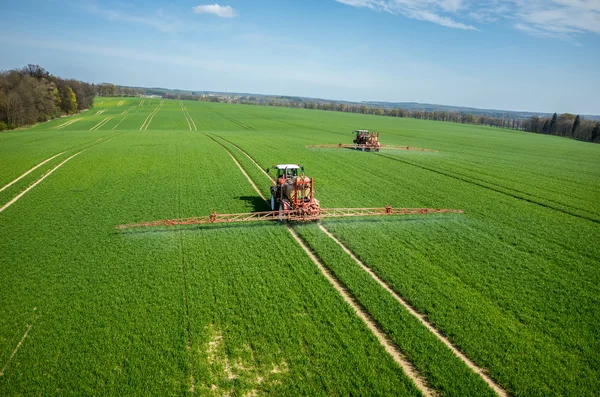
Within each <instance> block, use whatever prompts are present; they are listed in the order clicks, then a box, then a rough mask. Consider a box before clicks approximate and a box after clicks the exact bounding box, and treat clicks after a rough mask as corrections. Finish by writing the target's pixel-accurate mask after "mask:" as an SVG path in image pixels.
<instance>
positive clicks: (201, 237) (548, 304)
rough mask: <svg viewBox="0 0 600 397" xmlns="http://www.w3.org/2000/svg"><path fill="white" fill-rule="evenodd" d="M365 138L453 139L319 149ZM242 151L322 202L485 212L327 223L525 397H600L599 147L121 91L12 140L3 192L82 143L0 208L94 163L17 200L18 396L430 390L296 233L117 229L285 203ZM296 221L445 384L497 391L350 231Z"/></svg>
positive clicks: (14, 134) (7, 275)
mask: <svg viewBox="0 0 600 397" xmlns="http://www.w3.org/2000/svg"><path fill="white" fill-rule="evenodd" d="M161 102H162V105H161ZM182 106H183V107H182ZM184 108H185V111H184ZM189 117H191V120H192V121H193V122H194V123H193V124H194V125H195V126H196V128H197V131H196V130H195V128H194V127H191V125H192V123H189ZM142 127H143V128H142ZM190 127H191V128H190ZM357 128H366V129H370V130H379V131H380V132H381V141H382V143H383V144H389V145H403V146H405V145H408V146H414V147H423V148H429V149H436V150H438V152H406V151H381V152H380V153H362V152H358V151H353V150H347V149H337V148H335V149H316V148H306V146H307V145H317V144H337V143H351V141H352V134H351V131H352V130H354V129H357ZM238 147H239V149H238ZM240 149H241V150H243V151H245V152H247V153H248V154H249V155H250V156H252V158H254V159H255V160H256V162H257V163H258V164H259V165H260V167H261V168H263V169H265V168H268V167H270V166H271V165H273V164H274V163H298V164H300V165H303V166H304V167H305V170H306V173H307V175H309V176H312V177H314V178H315V183H316V196H317V198H318V199H319V200H320V202H321V205H322V206H323V207H328V208H334V207H382V206H385V205H387V204H391V205H392V206H394V207H435V208H457V209H463V210H465V213H464V214H462V215H443V216H425V217H407V218H400V217H394V218H392V217H389V218H365V219H354V218H348V219H338V220H323V221H322V223H323V225H324V226H326V227H327V229H328V230H329V231H331V232H332V233H334V234H335V235H336V236H337V237H338V238H339V239H340V240H341V241H342V242H343V243H344V244H345V245H346V246H348V247H349V248H350V249H351V250H352V251H353V252H354V253H355V254H356V255H357V256H358V257H359V258H360V259H361V260H362V261H363V262H364V263H365V264H366V265H367V266H368V267H370V268H371V269H372V270H373V271H374V272H375V273H377V275H378V276H379V277H380V278H381V279H383V280H384V281H385V282H386V283H387V284H388V285H389V286H390V287H391V288H393V289H394V290H395V291H396V292H397V293H398V294H399V295H401V296H402V297H403V298H404V299H405V300H407V301H408V302H409V303H410V304H411V305H412V306H413V307H414V308H415V309H416V310H417V311H419V312H420V313H422V314H424V315H425V316H426V317H427V319H428V321H429V322H430V323H431V324H433V325H434V326H435V327H436V328H437V329H438V330H440V332H442V333H443V334H444V335H446V336H447V337H448V338H449V339H450V340H451V341H452V343H453V344H454V345H455V346H457V347H458V348H459V349H460V350H461V351H462V352H464V353H465V354H466V355H467V356H468V357H469V358H470V359H471V360H473V361H474V362H475V363H476V364H477V365H479V366H480V367H483V368H485V369H486V371H487V372H488V373H489V374H490V375H491V377H492V378H493V379H494V380H495V381H496V382H498V383H499V385H500V386H501V387H502V388H504V389H505V390H507V391H508V392H509V393H510V394H511V395H519V396H533V395H594V394H596V393H597V390H598V389H600V376H599V375H598V374H599V373H600V372H599V371H598V368H600V353H599V352H600V344H599V342H598V338H597V335H598V334H600V321H599V320H598V319H599V318H600V298H599V296H600V287H599V286H600V268H599V267H598V262H599V260H600V247H599V246H598V245H597V244H595V239H597V236H598V235H599V234H600V226H599V225H598V223H599V222H600V206H599V205H598V197H600V168H599V167H598V159H600V146H597V145H593V144H589V143H583V142H577V141H572V140H567V139H561V138H558V137H552V136H543V135H534V134H527V133H520V132H518V131H505V130H500V129H495V128H482V127H477V126H469V125H456V124H450V123H439V122H430V121H421V120H411V119H394V118H382V117H376V116H368V115H358V114H344V113H336V112H322V111H310V110H300V109H283V108H270V107H255V106H246V105H227V104H213V103H203V102H190V101H182V102H181V103H180V101H171V100H164V101H163V100H161V99H158V98H152V99H151V98H101V99H100V100H99V101H97V105H96V107H94V108H93V109H90V110H88V111H86V112H84V113H82V114H79V115H75V116H71V117H65V118H61V119H59V120H53V121H50V122H47V123H43V124H39V125H36V126H34V127H31V128H28V129H24V130H19V131H10V132H5V133H1V134H0V189H1V188H2V187H4V186H5V185H7V184H9V183H11V181H13V180H15V178H17V177H19V176H20V175H22V174H24V173H25V172H27V171H28V170H30V169H31V168H32V167H34V166H36V165H37V164H40V163H41V162H43V161H44V160H46V159H48V158H51V157H52V156H55V155H57V154H59V153H62V154H61V155H59V156H57V157H55V158H54V159H52V160H50V161H48V162H47V163H44V164H43V165H40V166H39V167H38V168H36V169H35V170H33V171H31V172H30V173H29V174H27V175H26V176H24V177H23V178H21V179H20V180H18V181H16V182H15V183H13V184H12V185H11V186H9V187H7V188H6V189H4V190H2V191H0V207H1V206H3V205H4V204H5V203H7V202H8V201H9V200H11V199H13V197H15V196H16V195H18V194H19V193H21V192H22V191H24V190H25V189H26V188H27V187H29V186H31V185H32V184H33V183H35V182H36V181H38V180H39V179H40V178H41V177H42V176H43V175H45V174H46V173H47V172H48V171H49V170H51V169H52V168H54V167H56V166H57V165H59V164H60V163H61V162H62V161H64V160H65V159H67V158H68V157H69V156H72V155H73V154H75V153H79V152H81V153H80V154H79V155H77V156H76V157H74V158H73V159H72V160H70V161H69V162H67V163H65V164H64V165H63V166H61V167H60V168H59V169H57V170H56V171H55V172H54V173H53V174H52V175H50V176H49V177H47V178H46V179H44V180H43V182H41V183H39V184H38V185H37V186H36V187H35V188H33V189H31V190H30V191H29V192H27V193H26V194H25V195H23V196H22V197H21V198H20V199H19V200H18V201H16V202H15V203H14V204H12V205H11V206H10V207H8V208H7V209H6V210H4V211H3V212H0V234H1V235H2V237H1V238H0V271H1V272H2V277H1V278H0V302H1V304H0V319H2V320H1V321H0V371H2V370H3V368H5V370H4V373H3V374H2V375H1V376H0V394H1V395H19V394H58V393H66V394H72V395H89V394H108V395H148V394H149V395H182V394H191V393H192V392H193V393H194V394H200V395H205V394H211V393H214V394H217V395H224V394H226V393H230V394H231V395H244V394H248V393H250V394H267V393H268V394H280V395H336V394H337V395H349V394H356V395H367V394H368V395H370V394H380V395H418V394H419V393H418V391H417V390H416V388H415V387H414V385H413V384H412V383H411V381H410V380H409V379H408V378H407V377H406V376H405V375H404V374H403V373H402V370H401V369H400V368H399V367H398V366H396V364H395V363H394V362H393V360H392V359H391V358H390V357H389V356H388V355H387V354H386V353H385V351H384V350H383V348H382V347H381V346H380V344H379V343H378V341H377V340H376V338H375V337H374V336H373V335H372V334H371V332H370V331H369V330H368V328H367V327H366V326H365V325H364V324H363V323H362V322H361V321H360V320H359V319H358V318H357V316H356V314H355V313H354V312H353V311H352V309H351V308H350V307H349V306H348V305H347V304H345V303H344V301H343V300H342V298H341V297H340V296H339V294H338V293H337V292H336V291H335V290H334V289H333V288H332V287H331V285H330V284H329V283H328V281H327V280H326V279H325V278H324V277H323V276H322V275H321V273H320V272H319V270H318V269H317V268H316V266H315V265H314V264H313V263H312V262H311V260H310V259H309V258H308V256H307V255H306V254H305V253H304V251H302V249H301V248H300V247H299V246H298V245H297V244H296V242H295V241H294V240H293V239H292V238H291V237H290V235H289V234H288V233H287V231H286V230H285V227H284V226H282V225H279V224H277V223H275V224H265V223H256V224H231V225H209V226H190V227H179V228H153V229H139V230H138V229H131V230H124V231H118V230H116V229H115V226H116V225H119V224H123V223H132V222H141V221H151V220H157V219H173V218H179V217H192V216H201V215H207V214H210V213H211V212H212V211H216V212H219V213H237V212H249V211H262V210H266V209H267V206H266V204H265V203H264V201H262V200H261V199H260V198H258V197H257V194H256V192H255V191H254V190H253V189H252V187H251V186H250V184H249V183H248V181H247V179H246V177H245V176H244V175H243V174H242V173H241V172H240V170H239V169H238V168H237V166H236V165H235V163H234V162H233V161H232V159H231V158H230V157H229V155H228V153H227V151H229V152H231V154H232V155H233V156H234V157H235V158H236V160H237V161H238V162H239V163H240V164H241V166H242V167H243V168H244V169H245V170H246V171H247V173H248V174H249V176H250V177H251V178H252V179H253V180H254V182H255V183H256V184H257V185H258V187H259V189H260V190H261V192H262V193H263V194H264V195H265V196H266V195H268V193H269V186H270V183H271V182H270V181H269V179H267V177H266V176H265V175H264V173H262V172H261V171H260V170H259V169H258V168H257V167H256V165H255V164H254V163H253V162H252V161H250V160H249V159H248V158H247V157H246V156H245V155H244V154H243V153H242V151H240ZM296 229H297V230H298V231H299V232H300V233H301V235H302V236H303V238H304V239H305V240H306V241H307V242H308V243H309V245H310V246H311V248H312V249H313V250H314V251H315V254H316V255H317V256H318V257H319V258H321V260H322V261H323V263H324V264H325V265H326V266H327V267H328V268H329V269H330V270H331V271H332V273H333V274H334V276H335V277H336V278H337V279H338V280H339V281H340V282H341V283H342V284H343V285H344V286H345V287H346V288H347V290H348V292H349V293H350V294H351V295H352V296H353V298H354V299H355V300H356V301H357V302H358V303H359V304H360V305H361V306H362V307H363V308H364V309H365V310H366V312H367V313H368V315H369V316H370V317H371V318H372V319H373V320H374V321H375V322H376V323H377V324H378V325H379V327H380V328H381V329H382V330H383V331H384V332H385V333H386V334H387V335H388V336H389V338H390V340H391V341H392V342H393V343H394V344H395V345H397V346H398V347H399V349H400V350H401V351H402V352H403V354H404V355H405V356H406V357H407V358H408V360H410V361H411V362H412V363H413V364H414V366H415V368H416V369H417V371H418V372H420V374H421V375H422V376H423V377H424V378H425V379H426V381H427V382H428V383H429V385H431V386H432V387H433V388H434V389H435V390H436V391H437V392H439V393H440V394H441V395H487V394H489V393H490V392H491V390H490V389H489V388H488V387H487V386H486V385H485V384H484V383H483V381H482V380H481V378H480V377H478V376H477V375H476V374H474V373H473V372H471V371H470V370H469V369H467V367H466V366H465V365H464V364H463V363H462V362H461V361H460V360H459V359H458V358H456V357H455V356H454V355H453V354H452V353H451V352H450V350H449V349H447V348H446V347H445V346H443V345H442V344H441V342H439V341H438V340H437V339H436V337H435V336H434V335H433V334H431V333H430V332H429V331H427V329H425V328H424V327H423V326H422V325H421V324H420V323H418V322H417V321H416V320H415V319H414V318H413V317H411V315H410V314H408V312H407V311H406V310H405V309H403V308H402V307H401V306H400V305H399V304H398V303H397V302H396V301H395V300H393V299H392V298H391V296H390V295H389V293H387V291H385V290H383V289H382V288H381V287H380V286H379V285H378V284H376V283H375V282H374V281H373V279H372V278H371V277H370V276H369V275H368V274H367V273H366V272H364V271H363V270H362V269H360V268H359V267H358V265H357V264H356V263H354V262H353V261H352V260H351V259H350V258H349V257H348V255H347V254H346V253H345V252H343V251H342V250H341V249H340V248H339V247H338V246H337V245H336V244H335V243H333V242H332V240H330V239H329V238H328V237H327V236H326V235H324V234H323V233H322V232H320V231H319V230H317V229H316V228H315V226H314V225H305V226H297V227H296ZM21 341H22V343H20V342H21Z"/></svg>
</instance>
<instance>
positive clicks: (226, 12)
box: [192, 4, 237, 18]
mask: <svg viewBox="0 0 600 397" xmlns="http://www.w3.org/2000/svg"><path fill="white" fill-rule="evenodd" d="M192 10H194V12H195V13H196V14H213V15H216V16H218V17H221V18H233V17H235V16H237V12H236V11H235V10H234V9H233V8H231V6H221V5H219V4H206V5H199V6H196V7H193V8H192Z"/></svg>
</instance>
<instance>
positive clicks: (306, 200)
mask: <svg viewBox="0 0 600 397" xmlns="http://www.w3.org/2000/svg"><path fill="white" fill-rule="evenodd" d="M272 168H274V169H276V170H277V178H276V179H275V181H274V184H273V185H272V186H271V210H272V211H276V210H279V211H280V215H283V212H284V211H293V212H294V213H296V214H297V215H298V216H300V217H303V218H306V217H309V218H310V217H312V216H317V217H318V216H319V214H320V207H319V201H318V200H317V199H316V198H315V184H314V180H313V178H309V177H307V176H305V175H304V167H300V166H298V165H297V164H278V165H274V166H273V167H272Z"/></svg>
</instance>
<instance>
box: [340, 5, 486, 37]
mask: <svg viewBox="0 0 600 397" xmlns="http://www.w3.org/2000/svg"><path fill="white" fill-rule="evenodd" d="M336 1H337V2H338V3H342V4H347V5H349V6H353V7H367V8H370V9H373V10H377V11H385V12H388V13H390V14H394V15H404V16H405V17H408V18H412V19H417V20H419V21H427V22H432V23H435V24H438V25H441V26H445V27H448V28H455V29H463V30H477V28H476V27H475V26H473V25H468V24H466V23H463V22H459V21H456V20H454V19H453V18H451V17H450V16H449V15H448V14H456V13H457V12H458V11H460V10H461V9H462V8H464V4H463V3H464V0H422V1H419V0H336ZM444 14H445V15H444Z"/></svg>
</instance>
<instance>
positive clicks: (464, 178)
mask: <svg viewBox="0 0 600 397" xmlns="http://www.w3.org/2000/svg"><path fill="white" fill-rule="evenodd" d="M375 154H377V155H379V156H381V157H384V158H387V159H389V160H393V161H398V162H400V163H403V164H407V165H411V166H413V167H416V168H420V169H423V170H426V171H430V172H433V173H436V174H439V175H443V176H447V177H449V178H452V179H456V180H458V181H461V182H465V183H468V184H470V185H473V186H478V187H482V188H484V189H487V190H491V191H493V192H496V193H500V194H503V195H505V196H508V197H512V198H515V199H517V200H522V201H525V202H528V203H531V204H536V205H539V206H540V207H544V208H548V209H551V210H554V211H558V212H561V213H563V214H566V215H571V216H574V217H576V218H580V219H584V220H586V221H590V222H594V223H597V224H600V220H599V219H596V218H592V217H589V216H586V215H581V214H577V213H575V212H571V211H568V210H566V209H562V208H558V207H556V206H554V205H551V204H547V203H544V202H541V201H538V200H535V199H533V198H527V197H523V196H521V195H519V194H518V193H521V192H519V191H515V190H514V189H511V188H507V187H504V186H501V185H496V184H494V183H489V182H483V181H480V180H477V179H476V178H473V177H469V176H465V175H461V174H458V175H455V174H453V173H450V172H447V171H441V170H438V169H435V168H432V167H427V166H424V165H421V164H416V163H413V162H411V161H407V160H403V159H399V158H396V157H392V156H389V155H386V154H383V153H375ZM490 184H491V185H496V186H499V187H493V186H489V185H490ZM501 188H502V189H506V190H509V192H507V191H504V190H502V189H501ZM510 190H512V191H513V192H515V193H511V192H510ZM521 194H523V195H525V194H527V195H530V194H528V193H521ZM547 201H550V202H551V203H555V204H557V205H561V206H565V207H570V208H575V207H572V206H569V205H566V204H562V203H557V202H555V201H552V200H547ZM577 210H578V211H584V212H587V211H585V210H581V209H577Z"/></svg>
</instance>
